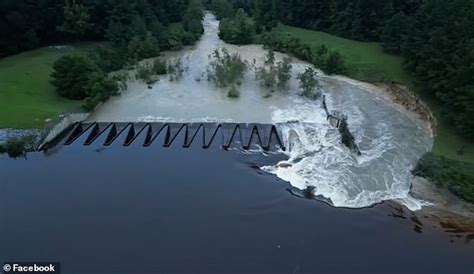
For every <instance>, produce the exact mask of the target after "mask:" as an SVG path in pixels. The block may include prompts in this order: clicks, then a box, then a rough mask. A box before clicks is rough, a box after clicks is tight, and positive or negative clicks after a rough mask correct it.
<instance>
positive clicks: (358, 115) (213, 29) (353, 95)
mask: <svg viewBox="0 0 474 274" xmlns="http://www.w3.org/2000/svg"><path fill="white" fill-rule="evenodd" d="M218 25H219V22H218V21H217V20H216V19H215V17H214V16H213V15H212V14H207V15H206V16H205V19H204V27H205V33H204V35H203V37H202V39H201V40H200V41H199V43H198V44H197V45H196V47H193V48H190V49H186V50H183V51H181V52H177V53H176V52H175V53H167V54H166V58H168V59H177V58H181V60H182V63H183V66H184V68H185V72H184V76H183V78H182V79H181V80H179V81H175V82H171V81H169V79H168V77H167V76H163V77H161V78H160V81H158V82H157V83H156V84H154V85H153V87H152V89H148V88H147V86H146V85H145V84H143V83H140V82H130V83H129V87H128V90H127V91H126V92H124V93H123V94H122V95H121V96H117V97H114V98H112V99H110V100H109V101H108V102H106V103H105V104H104V105H103V106H102V107H101V108H100V109H98V110H97V111H96V112H95V113H94V114H93V115H92V116H91V117H90V118H89V120H92V121H108V122H110V121H116V122H135V121H174V122H200V121H217V122H230V121H232V122H248V123H276V124H278V125H279V126H280V127H281V130H282V132H283V134H284V139H285V142H287V147H288V148H289V150H288V151H287V152H285V153H287V154H288V157H289V160H288V161H287V163H286V164H285V165H277V166H270V167H263V169H264V170H266V171H267V172H271V173H274V174H276V175H277V176H278V177H280V178H282V179H284V180H287V181H289V182H290V183H291V184H292V185H293V186H295V187H298V188H301V189H303V188H306V187H307V186H310V185H311V186H315V187H316V194H318V195H322V196H324V197H326V198H329V199H331V201H332V203H333V204H334V205H335V206H340V207H353V208H358V207H365V206H370V205H372V204H374V203H378V202H381V201H384V200H391V199H393V200H399V201H401V202H403V203H404V204H406V205H407V206H408V207H410V208H411V209H418V208H420V206H421V203H420V202H419V201H416V200H414V199H413V198H411V197H409V194H408V192H409V187H410V180H411V173H410V171H411V170H412V168H413V166H414V165H415V163H416V161H417V160H418V159H419V158H420V157H421V156H422V155H423V154H424V153H425V152H427V151H429V150H430V149H431V147H432V139H431V137H430V134H429V132H428V131H426V130H425V129H424V128H423V127H422V126H421V125H420V124H419V123H418V122H417V121H415V120H414V119H413V118H412V117H411V116H410V115H409V114H407V113H406V112H404V111H402V110H400V109H399V108H397V107H395V106H394V105H393V104H392V103H391V102H389V101H387V100H386V99H385V98H384V97H383V96H381V95H380V94H379V93H377V92H373V90H370V89H371V86H370V85H365V84H363V83H360V82H357V81H352V80H350V79H346V78H341V77H329V76H325V75H323V74H321V73H320V77H319V81H320V84H321V86H322V89H323V91H324V93H325V94H326V96H327V99H328V107H329V109H330V110H337V111H341V112H343V113H345V114H347V115H348V117H349V119H348V122H349V128H350V129H351V131H352V132H353V133H354V136H355V138H356V142H357V144H358V146H359V148H360V150H361V152H362V155H361V156H356V155H354V154H353V153H351V152H350V151H349V149H347V148H346V147H345V146H344V145H342V144H341V137H340V134H339V132H338V130H337V129H336V128H334V127H332V126H331V125H330V124H329V123H328V121H327V120H326V115H325V113H324V110H323V109H322V107H321V102H320V101H311V100H308V99H305V98H303V97H301V96H299V93H300V91H299V87H298V81H297V79H296V75H297V74H298V73H301V72H302V71H304V69H305V68H306V67H307V66H309V64H307V63H305V62H302V61H299V60H296V59H293V62H292V65H293V77H292V79H291V80H290V83H289V91H287V92H278V91H277V92H274V93H272V97H270V98H264V95H265V94H267V93H268V91H267V90H265V89H263V88H262V87H261V85H260V83H259V82H258V81H256V80H255V73H254V72H253V71H249V72H247V73H246V74H245V76H244V78H243V80H242V85H241V86H240V88H239V89H240V92H241V97H240V98H239V99H230V98H228V97H227V91H226V90H221V89H218V88H216V86H215V85H214V84H213V83H212V82H208V81H206V79H204V78H205V77H204V78H203V79H202V80H201V78H202V76H203V75H204V74H205V72H206V70H207V66H208V64H209V55H210V54H211V53H212V51H213V50H214V49H216V48H220V47H226V48H227V49H228V50H229V51H230V52H231V53H233V52H237V53H239V54H240V55H241V57H242V58H243V59H245V60H247V61H248V62H250V63H253V62H254V60H255V62H256V64H257V65H259V64H261V63H262V62H263V60H264V58H265V53H266V52H265V51H264V49H263V48H262V47H261V46H257V45H251V46H241V47H238V46H233V45H228V44H226V43H224V42H223V41H221V40H220V39H219V38H218ZM284 56H285V55H283V54H277V59H281V58H283V57H284ZM289 121H291V123H288V122H289ZM295 121H297V122H296V123H295Z"/></svg>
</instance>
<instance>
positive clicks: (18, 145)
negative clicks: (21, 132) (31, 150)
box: [0, 138, 27, 158]
mask: <svg viewBox="0 0 474 274" xmlns="http://www.w3.org/2000/svg"><path fill="white" fill-rule="evenodd" d="M26 146H27V143H26V141H25V140H23V139H20V138H12V139H9V140H8V141H7V143H6V144H4V145H0V154H3V153H7V154H8V156H10V157H12V158H17V157H20V156H23V155H24V154H25V151H26Z"/></svg>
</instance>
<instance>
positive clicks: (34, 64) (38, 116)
mask: <svg viewBox="0 0 474 274" xmlns="http://www.w3.org/2000/svg"><path fill="white" fill-rule="evenodd" d="M94 46H95V44H80V45H75V46H73V47H65V48H50V47H46V48H41V49H37V50H33V51H28V52H23V53H20V54H18V55H14V56H10V57H6V58H3V59H0V128H41V127H43V125H44V124H45V122H44V121H45V119H48V118H51V117H54V116H56V115H57V114H59V113H61V112H63V111H66V110H72V109H77V108H79V107H80V104H81V102H77V101H70V100H67V99H63V98H61V97H59V96H58V95H57V94H56V93H55V90H54V87H53V86H52V85H51V84H50V83H49V81H50V77H49V75H50V73H51V71H52V66H53V63H54V62H55V61H56V60H57V59H59V58H60V57H62V56H64V55H68V54H72V53H85V52H86V51H87V50H89V49H91V48H93V47H94Z"/></svg>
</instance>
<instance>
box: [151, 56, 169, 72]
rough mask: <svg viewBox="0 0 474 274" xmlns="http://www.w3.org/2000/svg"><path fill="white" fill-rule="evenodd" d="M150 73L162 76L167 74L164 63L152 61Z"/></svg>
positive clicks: (159, 60) (158, 60) (157, 60)
mask: <svg viewBox="0 0 474 274" xmlns="http://www.w3.org/2000/svg"><path fill="white" fill-rule="evenodd" d="M151 69H152V71H153V73H154V74H156V75H162V74H166V73H167V66H166V62H164V61H163V60H161V59H156V60H155V61H153V66H152V67H151Z"/></svg>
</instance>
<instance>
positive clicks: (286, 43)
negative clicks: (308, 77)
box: [262, 31, 347, 75]
mask: <svg viewBox="0 0 474 274" xmlns="http://www.w3.org/2000/svg"><path fill="white" fill-rule="evenodd" d="M262 43H263V44H264V45H265V47H267V48H271V49H274V50H277V51H281V52H284V53H290V54H292V55H294V56H296V57H297V58H299V59H301V60H304V61H308V62H311V63H313V64H314V65H316V66H318V67H319V68H321V70H323V71H324V72H325V73H326V74H341V75H344V74H346V73H347V67H346V64H345V61H344V57H343V56H342V55H341V54H340V53H339V52H337V51H335V50H330V49H328V48H327V47H326V46H324V45H323V46H320V47H319V48H317V49H316V50H315V51H313V50H312V49H311V47H310V46H308V45H306V44H304V43H303V42H301V40H300V39H297V38H293V37H290V36H289V35H287V34H284V33H281V32H278V31H272V32H268V33H265V34H263V35H262Z"/></svg>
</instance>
